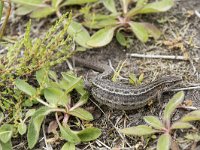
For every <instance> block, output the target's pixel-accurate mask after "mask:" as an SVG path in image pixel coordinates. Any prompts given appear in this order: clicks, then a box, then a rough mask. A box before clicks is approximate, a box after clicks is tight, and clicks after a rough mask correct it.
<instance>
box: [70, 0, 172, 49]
mask: <svg viewBox="0 0 200 150" xmlns="http://www.w3.org/2000/svg"><path fill="white" fill-rule="evenodd" d="M131 2H132V1H130V0H120V3H121V7H122V12H121V11H118V10H117V8H116V3H115V1H114V0H103V1H102V3H103V5H104V6H105V7H106V8H107V10H108V11H110V12H111V14H110V15H104V14H100V13H95V12H90V7H84V8H82V9H81V13H83V14H84V22H83V23H82V25H84V26H86V27H87V28H90V29H98V31H97V32H96V33H94V34H93V35H92V37H91V38H89V40H88V41H86V40H85V42H86V45H87V46H86V47H87V48H91V47H101V46H105V45H107V44H108V43H110V42H111V40H112V38H113V36H114V34H115V32H116V38H117V41H118V42H119V43H120V44H121V45H123V46H127V44H128V43H127V40H126V38H125V36H124V34H123V32H124V31H125V32H133V33H134V34H135V36H136V37H137V38H138V39H139V40H140V41H142V42H147V40H148V38H149V36H152V37H153V38H154V39H158V38H159V37H160V35H161V32H160V30H159V29H158V28H157V27H156V26H154V25H153V24H150V23H147V22H138V21H137V19H138V15H140V14H150V13H159V12H165V11H167V10H169V9H170V8H171V7H172V6H173V4H174V3H173V0H161V1H156V2H151V3H148V0H137V2H136V4H135V7H134V8H131V9H130V10H129V9H128V8H129V7H132V6H133V4H132V3H131ZM74 24H78V23H74ZM77 26H80V24H79V25H77ZM74 28H75V26H74ZM77 34H80V33H77ZM84 34H86V33H84ZM77 42H78V44H80V43H79V41H77ZM81 46H82V45H81Z"/></svg>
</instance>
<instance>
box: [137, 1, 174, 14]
mask: <svg viewBox="0 0 200 150" xmlns="http://www.w3.org/2000/svg"><path fill="white" fill-rule="evenodd" d="M173 5H174V2H173V0H162V1H157V2H153V3H149V4H147V5H145V6H144V7H143V8H142V9H140V11H139V12H138V14H147V13H158V12H165V11H167V10H169V9H170V8H171V7H172V6H173Z"/></svg>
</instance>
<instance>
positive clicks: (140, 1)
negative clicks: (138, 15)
mask: <svg viewBox="0 0 200 150" xmlns="http://www.w3.org/2000/svg"><path fill="white" fill-rule="evenodd" d="M147 2H148V0H137V3H136V7H143V6H145V5H146V4H147Z"/></svg>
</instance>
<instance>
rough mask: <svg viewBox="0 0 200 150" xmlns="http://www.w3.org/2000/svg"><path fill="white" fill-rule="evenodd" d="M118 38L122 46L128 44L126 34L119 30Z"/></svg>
mask: <svg viewBox="0 0 200 150" xmlns="http://www.w3.org/2000/svg"><path fill="white" fill-rule="evenodd" d="M116 39H117V41H118V42H119V44H120V45H122V46H127V43H128V42H127V40H126V39H125V36H124V35H123V34H122V33H121V32H120V31H119V30H118V31H117V33H116Z"/></svg>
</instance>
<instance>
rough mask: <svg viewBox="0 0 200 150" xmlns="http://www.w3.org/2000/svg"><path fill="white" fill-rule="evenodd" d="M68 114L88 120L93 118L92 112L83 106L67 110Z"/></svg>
mask: <svg viewBox="0 0 200 150" xmlns="http://www.w3.org/2000/svg"><path fill="white" fill-rule="evenodd" d="M69 114H70V115H73V116H76V117H78V118H80V119H83V120H88V121H91V120H93V116H92V114H91V113H90V112H88V111H87V110H85V109H83V108H76V109H74V110H72V111H69Z"/></svg>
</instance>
